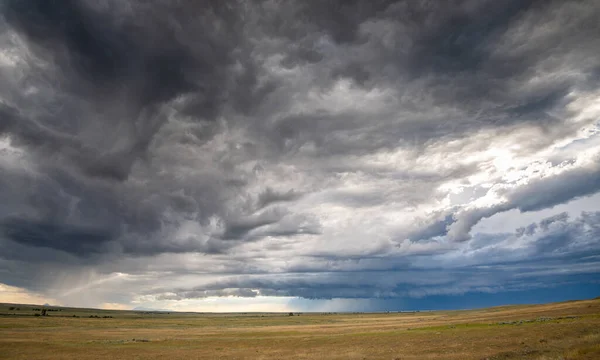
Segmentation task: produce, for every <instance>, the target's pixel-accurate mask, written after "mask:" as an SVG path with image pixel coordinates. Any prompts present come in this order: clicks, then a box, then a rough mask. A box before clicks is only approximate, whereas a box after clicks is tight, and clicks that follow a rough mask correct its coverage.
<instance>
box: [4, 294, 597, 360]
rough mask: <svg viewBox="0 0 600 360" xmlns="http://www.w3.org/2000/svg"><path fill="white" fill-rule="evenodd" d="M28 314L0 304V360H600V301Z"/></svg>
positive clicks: (21, 308) (20, 308)
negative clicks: (428, 308) (411, 308)
mask: <svg viewBox="0 0 600 360" xmlns="http://www.w3.org/2000/svg"><path fill="white" fill-rule="evenodd" d="M11 307H12V308H13V309H12V310H10V308H11ZM17 308H18V310H17ZM34 308H39V307H38V306H29V305H14V304H1V305H0V358H3V359H388V360H392V359H490V360H491V359H540V360H541V359H548V360H549V359H600V299H595V300H586V301H574V302H564V303H556V304H546V305H531V306H505V307H496V308H489V309H482V310H469V311H440V312H417V313H389V314H379V313H377V314H304V313H303V314H300V315H298V314H294V315H295V316H289V315H288V314H252V313H248V314H196V313H144V312H133V311H106V310H92V309H73V308H52V309H55V310H60V311H52V312H49V314H50V315H49V316H45V317H43V316H34V314H35V313H39V312H40V311H38V310H33V309H34ZM90 316H94V317H90ZM96 316H97V317H96Z"/></svg>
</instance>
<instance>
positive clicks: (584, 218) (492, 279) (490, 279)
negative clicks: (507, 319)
mask: <svg viewBox="0 0 600 360" xmlns="http://www.w3.org/2000/svg"><path fill="white" fill-rule="evenodd" d="M539 224H540V226H539V227H538V226H537V224H531V225H533V226H531V225H530V226H528V228H533V227H536V228H538V229H539V230H538V232H532V233H529V234H528V235H527V236H529V237H530V238H529V239H528V241H527V242H525V243H522V248H521V249H520V251H519V252H518V253H516V252H514V251H513V250H512V249H510V248H504V247H502V246H501V244H502V243H504V242H506V241H511V239H512V236H515V237H520V236H522V234H521V232H520V231H519V230H517V232H516V233H515V234H510V233H507V234H498V235H494V236H491V238H490V239H488V240H487V241H484V239H483V238H482V235H478V237H477V239H476V241H475V242H478V243H479V244H478V245H477V246H476V248H477V255H476V256H474V257H473V258H472V259H471V260H470V261H469V262H468V263H465V264H458V265H455V266H453V267H452V268H451V269H445V270H444V269H442V268H440V267H438V266H436V265H435V264H432V265H430V266H428V267H423V268H419V267H415V266H412V267H410V268H406V267H405V268H403V271H394V269H379V270H372V271H369V270H368V269H367V268H366V267H364V266H363V267H362V268H360V269H358V270H354V271H353V270H351V269H350V268H346V269H338V270H337V271H332V270H331V268H330V267H321V268H318V267H315V268H313V269H312V271H310V272H302V271H300V272H297V273H292V272H288V273H287V274H254V275H245V276H237V277H233V278H230V279H228V280H220V281H217V282H214V283H210V284H208V285H203V286H201V287H198V288H194V289H190V290H186V289H164V290H165V291H166V293H167V294H169V295H160V296H159V297H161V299H183V298H204V297H209V296H219V295H218V294H219V293H221V292H222V293H224V294H226V296H239V297H254V296H256V295H257V294H260V295H267V296H269V295H272V296H298V297H304V298H322V299H323V298H329V299H330V298H336V297H343V298H374V297H377V298H395V297H423V296H428V295H449V294H450V295H452V294H454V295H456V294H463V293H467V292H489V293H496V292H504V291H517V290H522V289H525V288H527V287H529V286H534V287H535V286H538V285H539V286H549V285H546V283H545V281H546V279H552V281H559V280H560V281H574V282H576V280H577V277H578V276H579V277H581V276H585V275H586V274H589V273H590V270H592V269H595V268H596V267H597V266H598V261H597V258H594V256H595V255H598V254H600V251H599V250H598V241H599V240H598V239H599V237H598V236H599V235H600V227H599V225H600V212H583V213H581V215H580V216H579V217H577V218H575V219H573V220H569V219H568V217H567V216H565V214H564V213H562V214H557V215H555V216H552V217H549V218H546V219H542V220H541V221H540V222H539ZM483 236H485V235H483ZM390 260H392V261H397V260H398V259H390ZM499 260H500V261H499ZM383 261H384V259H382V262H383ZM570 264H578V265H577V266H576V267H575V268H573V269H571V270H570V271H567V269H566V268H565V266H567V265H570ZM577 274H579V275H577ZM592 276H593V273H592ZM527 279H534V280H535V281H536V283H537V284H538V285H535V284H531V283H530V282H528V280H527ZM499 284H501V285H499ZM555 284H556V283H555ZM224 289H226V290H224Z"/></svg>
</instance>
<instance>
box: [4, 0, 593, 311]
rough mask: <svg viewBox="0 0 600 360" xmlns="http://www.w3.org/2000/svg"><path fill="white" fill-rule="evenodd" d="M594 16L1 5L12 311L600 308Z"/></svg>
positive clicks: (7, 284) (444, 4) (187, 1)
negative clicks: (22, 305) (599, 299)
mask: <svg viewBox="0 0 600 360" xmlns="http://www.w3.org/2000/svg"><path fill="white" fill-rule="evenodd" d="M599 17H600V2H598V1H594V0H588V1H562V0H560V1H559V0H557V1H550V0H548V1H523V0H502V1H498V0H465V1H459V0H452V1H426V0H421V1H418V0H413V1H384V0H377V1H358V0H355V1H342V0H325V1H323V0H302V1H294V0H289V1H281V0H280V1H278V0H264V1H259V0H257V1H228V0H219V1H217V0H214V1H192V0H180V1H167V0H163V1H161V0H153V1H141V0H138V1H136V0H101V1H97V0H78V1H76V0H62V1H48V0H27V1H23V0H4V1H2V2H1V3H0V174H1V176H0V302H1V301H4V302H27V303H50V304H53V305H65V306H85V307H100V308H115V309H132V308H148V309H166V310H181V311H219V312H220V311H326V312H329V311H391V310H426V309H448V308H456V309H458V308H473V307H484V306H493V305H501V304H511V303H543V302H548V301H561V300H569V299H580V298H590V297H595V296H599V295H600V23H599V22H598V18H599Z"/></svg>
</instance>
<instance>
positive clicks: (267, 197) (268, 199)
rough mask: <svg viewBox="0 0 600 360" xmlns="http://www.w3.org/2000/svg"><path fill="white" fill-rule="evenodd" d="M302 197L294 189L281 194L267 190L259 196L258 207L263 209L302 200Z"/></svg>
mask: <svg viewBox="0 0 600 360" xmlns="http://www.w3.org/2000/svg"><path fill="white" fill-rule="evenodd" d="M300 196H301V194H299V193H297V192H296V191H294V190H293V189H292V190H288V191H285V192H279V191H276V190H273V189H271V188H267V189H265V191H263V192H261V193H260V194H258V203H257V207H258V208H259V209H261V208H263V207H265V206H269V205H271V204H275V203H280V202H287V201H293V200H296V199H298V198H300Z"/></svg>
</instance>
